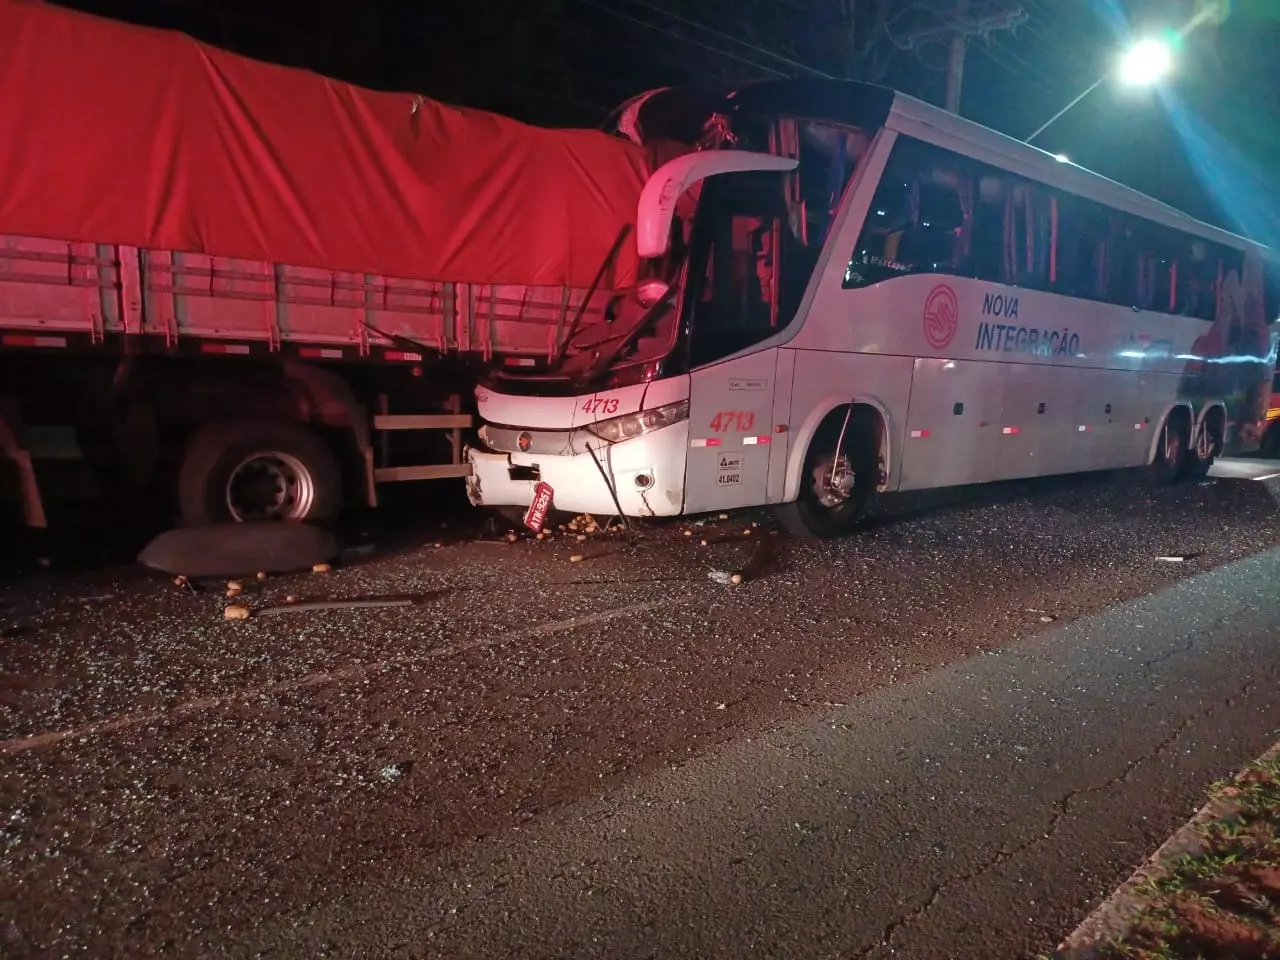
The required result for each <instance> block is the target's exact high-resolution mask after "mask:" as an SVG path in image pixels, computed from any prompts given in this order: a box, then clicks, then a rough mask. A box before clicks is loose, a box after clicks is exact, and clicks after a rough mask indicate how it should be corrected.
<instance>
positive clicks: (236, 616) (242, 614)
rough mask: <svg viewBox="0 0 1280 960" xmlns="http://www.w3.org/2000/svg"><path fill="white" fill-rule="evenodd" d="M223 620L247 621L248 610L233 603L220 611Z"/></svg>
mask: <svg viewBox="0 0 1280 960" xmlns="http://www.w3.org/2000/svg"><path fill="white" fill-rule="evenodd" d="M222 616H223V619H225V620H248V619H249V608H248V607H246V606H242V605H241V604H238V603H233V604H231V606H229V607H227V608H226V609H225V610H223V611H222Z"/></svg>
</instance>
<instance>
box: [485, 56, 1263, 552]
mask: <svg viewBox="0 0 1280 960" xmlns="http://www.w3.org/2000/svg"><path fill="white" fill-rule="evenodd" d="M637 113H638V114H639V122H637V119H636V114H637ZM629 118H630V119H629V122H628V129H629V130H630V131H633V135H634V136H639V135H638V134H634V131H635V130H636V129H637V128H638V129H641V130H643V138H642V139H643V140H645V141H646V142H649V143H655V142H658V141H670V140H673V139H674V140H679V141H682V142H683V143H684V144H685V145H686V146H687V147H688V150H689V152H686V153H684V154H683V155H681V156H679V157H677V158H676V159H674V160H672V161H670V162H668V163H667V164H666V165H665V166H663V167H661V168H660V169H659V170H657V171H656V172H655V174H654V175H653V177H652V178H651V180H650V181H649V184H648V186H647V187H646V189H645V191H644V195H643V196H642V198H641V201H640V205H639V210H638V213H637V222H636V243H637V245H638V248H639V253H640V255H641V257H643V258H645V259H644V260H643V263H644V264H645V268H644V270H643V271H642V279H641V281H640V282H638V283H637V285H636V287H635V288H634V289H633V290H631V291H629V292H628V293H627V294H626V295H625V296H622V295H620V296H619V297H618V299H617V301H616V302H615V303H614V305H613V308H612V309H611V310H610V311H608V316H609V317H610V318H611V319H609V320H608V322H605V323H600V324H596V325H593V326H589V327H585V328H582V329H580V330H577V331H574V332H572V335H571V337H570V339H569V341H568V342H567V343H566V344H565V346H564V347H563V348H561V350H560V351H558V353H557V356H556V357H555V358H554V361H553V362H549V363H548V364H546V365H544V366H543V367H541V368H538V369H528V370H524V371H520V372H509V371H508V372H502V373H499V374H496V375H494V376H493V377H491V378H490V380H488V381H487V382H486V383H485V384H484V385H483V386H482V387H481V388H480V389H479V390H478V394H477V408H478V413H479V415H480V419H481V421H482V422H483V424H484V425H483V428H482V430H481V432H480V442H479V444H478V445H476V446H474V447H472V448H471V449H470V450H469V451H468V454H467V456H468V459H469V462H470V464H471V467H472V475H471V477H470V478H469V481H468V483H469V494H470V498H471V500H472V502H473V503H475V504H477V505H483V506H494V507H499V508H508V510H511V509H513V508H524V507H527V506H528V505H529V504H530V503H531V501H532V500H533V498H534V496H535V491H540V492H541V494H542V496H543V498H545V497H546V496H547V495H548V494H550V495H551V496H552V497H553V499H554V506H555V508H556V509H562V510H570V511H576V512H589V513H594V514H606V515H607V514H623V515H626V516H629V517H664V516H675V515H682V514H699V513H706V512H710V511H717V510H725V509H730V508H737V507H755V506H760V505H766V504H773V505H777V506H778V507H779V509H780V512H781V514H782V516H783V518H784V520H785V521H786V522H787V524H788V526H790V527H792V528H793V529H796V530H798V531H801V532H804V533H807V534H810V535H814V536H822V537H826V536H836V535H840V534H843V533H845V532H847V531H849V530H850V529H851V527H852V526H853V525H854V523H855V522H856V521H857V519H858V517H859V515H860V514H861V513H862V511H863V509H864V507H865V506H866V504H867V502H868V500H869V499H870V498H871V497H873V496H874V495H876V494H878V493H882V492H886V491H908V490H920V489H925V488H932V487H944V486H952V485H961V484H975V483H984V482H990V481H998V480H1009V479H1015V478H1026V477H1033V476H1044V475H1050V474H1065V473H1071V472H1078V471H1091V470H1103V469H1114V468H1127V467H1142V466H1146V467H1148V468H1150V470H1151V471H1152V473H1153V474H1154V476H1155V477H1156V478H1157V479H1158V480H1159V481H1161V482H1166V483H1171V482H1174V481H1176V480H1178V479H1180V478H1183V477H1187V476H1195V475H1202V474H1203V473H1204V472H1205V471H1207V470H1208V468H1209V465H1210V464H1211V463H1212V461H1213V459H1214V457H1216V456H1218V455H1220V454H1223V453H1234V452H1237V451H1247V450H1251V449H1255V448H1256V447H1257V445H1258V441H1259V439H1260V436H1261V431H1262V429H1263V427H1264V425H1265V415H1266V410H1267V406H1268V400H1269V395H1270V390H1271V377H1272V371H1273V370H1274V369H1275V361H1276V343H1275V340H1276V338H1275V336H1273V334H1272V330H1273V328H1272V321H1273V320H1274V319H1275V317H1276V313H1277V309H1278V308H1280V305H1278V304H1277V286H1276V283H1275V278H1276V274H1275V271H1274V267H1275V261H1274V258H1273V256H1272V254H1271V252H1270V251H1268V250H1267V249H1265V248H1263V247H1260V246H1258V245H1256V244H1253V243H1252V242H1250V241H1248V240H1246V239H1244V238H1241V237H1238V236H1234V235H1232V234H1230V233H1228V232H1225V231H1222V230H1219V229H1216V228H1214V227H1211V226H1208V225H1206V224H1204V223H1201V222H1198V221H1196V220H1194V219H1192V218H1191V217H1188V216H1186V215H1184V214H1182V213H1179V212H1178V211H1176V210H1174V209H1172V208H1170V207H1168V206H1165V205H1164V204H1161V203H1158V202H1156V201H1154V200H1152V199H1150V198H1148V197H1145V196H1143V195H1141V194H1139V193H1137V192H1135V191H1133V190H1130V189H1127V188H1125V187H1123V186H1120V185H1119V184H1116V183H1114V182H1112V181H1109V180H1107V179H1105V178H1103V177H1100V176H1097V175H1095V174H1092V173H1090V172H1088V171H1086V170H1084V169H1081V168H1080V167H1077V166H1075V165H1073V164H1070V163H1068V162H1063V161H1059V160H1058V159H1056V158H1055V157H1053V156H1052V155H1050V154H1047V153H1044V152H1042V151H1040V150H1037V149H1035V148H1032V147H1029V146H1027V145H1025V144H1022V143H1020V142H1018V141H1015V140H1011V139H1009V138H1007V137H1004V136H1002V135H1000V134H998V133H995V132H993V131H991V130H988V129H986V128H984V127H982V126H979V125H977V124H975V123H971V122H969V121H966V120H964V119H961V118H959V117H956V116H953V115H951V114H949V113H946V112H945V111H943V110H940V109H938V108H936V107H933V106H930V105H928V104H925V103H922V102H920V101H918V100H915V99H912V98H910V97H906V96H903V95H901V94H895V93H894V92H892V91H889V90H885V89H882V88H878V87H873V86H867V85H861V84H856V83H846V82H839V81H777V82H769V83H762V84H758V85H753V86H749V87H746V88H743V89H738V90H736V91H732V92H729V93H726V94H724V95H718V94H717V95H715V96H710V95H706V94H692V93H688V92H685V91H682V90H680V89H678V88H676V89H670V90H666V91H662V92H659V93H657V94H655V95H653V96H651V98H650V101H649V102H646V103H645V105H644V106H643V107H642V108H641V109H640V110H639V111H636V110H635V109H634V108H633V109H632V110H631V111H630V113H629ZM682 127H684V128H688V129H682ZM540 485H541V486H540Z"/></svg>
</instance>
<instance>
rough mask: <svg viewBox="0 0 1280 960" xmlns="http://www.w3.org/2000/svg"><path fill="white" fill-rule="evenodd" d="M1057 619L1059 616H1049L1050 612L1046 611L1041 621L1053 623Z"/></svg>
mask: <svg viewBox="0 0 1280 960" xmlns="http://www.w3.org/2000/svg"><path fill="white" fill-rule="evenodd" d="M1056 619H1058V618H1057V617H1051V616H1049V614H1047V613H1046V614H1045V615H1044V616H1042V617H1041V618H1040V622H1041V623H1053V621H1054V620H1056Z"/></svg>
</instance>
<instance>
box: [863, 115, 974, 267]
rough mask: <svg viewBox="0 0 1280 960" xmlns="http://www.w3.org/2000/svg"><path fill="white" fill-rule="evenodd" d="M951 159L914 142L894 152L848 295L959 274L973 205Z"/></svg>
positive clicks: (871, 213) (902, 144) (866, 225)
mask: <svg viewBox="0 0 1280 960" xmlns="http://www.w3.org/2000/svg"><path fill="white" fill-rule="evenodd" d="M947 159H948V155H947V154H945V152H941V151H939V152H936V153H935V152H933V151H931V150H930V149H929V148H925V147H924V146H923V145H922V144H917V143H915V142H914V141H910V140H903V141H900V142H899V144H898V145H897V146H896V147H895V148H894V153H893V155H892V156H891V157H890V158H889V163H888V165H887V167H886V169H885V172H884V174H883V175H882V177H881V179H880V185H879V186H878V188H877V189H876V193H875V196H874V197H873V198H872V201H871V209H870V210H869V211H868V212H867V217H866V221H865V222H864V224H863V227H862V233H861V235H860V236H859V237H858V244H857V248H856V249H855V250H854V252H853V256H852V257H851V258H850V259H849V264H848V266H847V268H846V269H845V275H844V282H843V284H842V286H843V287H844V288H845V289H846V290H848V289H852V288H856V287H866V286H870V285H871V284H874V283H881V282H883V281H885V280H891V279H893V278H894V277H900V276H907V275H910V274H913V273H955V272H956V270H957V268H958V266H959V264H960V263H961V261H962V260H963V259H964V257H965V252H966V248H967V246H968V244H967V232H968V231H967V227H968V223H967V221H968V220H969V218H970V216H971V208H972V205H973V201H972V199H971V198H970V197H969V194H971V192H972V191H971V189H970V188H969V187H968V186H967V185H966V181H965V178H964V177H963V176H962V175H961V174H959V173H957V172H956V171H955V170H953V169H951V165H950V164H948V163H946V162H945V161H946V160H947ZM940 160H941V161H943V162H939V161H940Z"/></svg>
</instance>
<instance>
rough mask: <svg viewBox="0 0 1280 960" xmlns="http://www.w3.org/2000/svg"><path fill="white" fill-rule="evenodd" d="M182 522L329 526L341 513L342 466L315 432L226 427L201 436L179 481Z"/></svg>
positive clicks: (212, 427)
mask: <svg viewBox="0 0 1280 960" xmlns="http://www.w3.org/2000/svg"><path fill="white" fill-rule="evenodd" d="M178 505H179V510H180V513H181V516H182V522H183V523H184V524H185V525H187V526H201V525H204V524H211V523H226V522H228V521H231V522H236V523H243V522H247V521H253V520H294V521H308V522H311V523H328V522H329V521H331V520H333V519H335V518H336V517H337V516H338V514H339V513H340V512H341V511H342V468H341V466H340V465H339V463H338V460H337V458H336V457H335V456H334V455H333V452H332V451H331V450H330V449H329V448H328V446H326V445H325V443H324V442H323V441H322V440H321V439H320V438H319V437H318V436H316V435H315V434H314V433H312V432H311V431H310V430H307V429H306V428H305V427H300V426H298V425H297V424H292V423H271V422H267V423H251V422H246V421H224V422H218V423H209V424H205V425H204V426H203V427H201V428H200V429H199V430H197V431H196V433H195V436H194V437H193V438H192V441H191V444H190V446H189V447H188V448H187V453H186V456H185V458H184V459H183V461H182V469H181V471H180V472H179V475H178Z"/></svg>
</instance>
